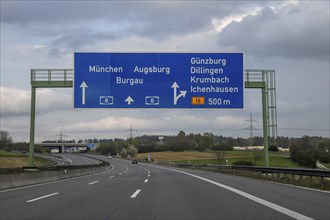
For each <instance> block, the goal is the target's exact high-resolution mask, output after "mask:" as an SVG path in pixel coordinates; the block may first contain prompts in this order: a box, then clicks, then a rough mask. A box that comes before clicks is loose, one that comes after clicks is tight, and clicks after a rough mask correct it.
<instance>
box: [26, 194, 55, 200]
mask: <svg viewBox="0 0 330 220" xmlns="http://www.w3.org/2000/svg"><path fill="white" fill-rule="evenodd" d="M57 194H59V192H57V193H52V194H49V195H45V196H41V197H38V198H35V199H30V200H28V201H26V202H34V201H37V200H40V199H44V198H47V197H50V196H55V195H57Z"/></svg>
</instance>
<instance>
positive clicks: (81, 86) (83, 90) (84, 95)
mask: <svg viewBox="0 0 330 220" xmlns="http://www.w3.org/2000/svg"><path fill="white" fill-rule="evenodd" d="M80 88H81V89H82V100H81V103H82V104H83V105H85V100H86V93H85V90H86V88H88V86H87V84H86V83H85V81H83V82H82V83H81V85H80Z"/></svg>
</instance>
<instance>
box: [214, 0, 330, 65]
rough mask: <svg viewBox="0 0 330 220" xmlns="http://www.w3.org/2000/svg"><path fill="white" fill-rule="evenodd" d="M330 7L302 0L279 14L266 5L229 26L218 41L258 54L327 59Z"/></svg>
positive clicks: (260, 55)
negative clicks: (257, 13)
mask: <svg viewBox="0 0 330 220" xmlns="http://www.w3.org/2000/svg"><path fill="white" fill-rule="evenodd" d="M328 8H329V2H316V3H315V2H301V3H299V5H298V6H293V5H290V6H286V7H284V8H283V9H281V10H280V11H278V12H276V13H275V12H274V11H273V10H271V9H269V8H268V9H267V8H266V9H263V10H262V13H261V14H259V15H257V16H248V17H246V18H245V19H244V20H243V21H242V22H239V23H237V22H236V23H232V24H231V25H229V26H227V27H226V28H225V29H224V30H223V32H221V33H220V34H219V36H218V42H219V44H221V45H225V46H227V47H232V48H235V49H236V50H239V51H244V52H246V53H248V54H252V55H255V56H259V57H265V56H278V57H288V58H312V59H323V60H328V59H329V10H328ZM316 15H317V16H316Z"/></svg>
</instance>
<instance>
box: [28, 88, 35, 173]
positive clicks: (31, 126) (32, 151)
mask: <svg viewBox="0 0 330 220" xmlns="http://www.w3.org/2000/svg"><path fill="white" fill-rule="evenodd" d="M35 114H36V87H34V86H32V87H31V112H30V149H29V167H33V166H34V165H33V154H34V130H35Z"/></svg>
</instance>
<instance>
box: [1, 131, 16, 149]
mask: <svg viewBox="0 0 330 220" xmlns="http://www.w3.org/2000/svg"><path fill="white" fill-rule="evenodd" d="M12 143H13V140H12V138H11V136H10V135H9V132H8V131H4V130H0V149H1V150H4V149H5V148H6V147H7V146H8V145H10V144H12Z"/></svg>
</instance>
